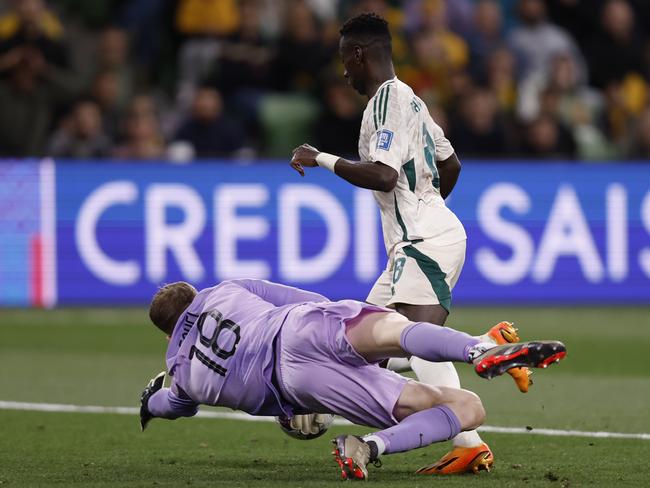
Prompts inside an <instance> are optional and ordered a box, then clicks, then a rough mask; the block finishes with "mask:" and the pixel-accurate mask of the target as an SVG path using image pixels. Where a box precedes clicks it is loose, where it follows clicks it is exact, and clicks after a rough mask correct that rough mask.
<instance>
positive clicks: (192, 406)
mask: <svg viewBox="0 0 650 488" xmlns="http://www.w3.org/2000/svg"><path fill="white" fill-rule="evenodd" d="M174 390H175V388H174V387H173V385H172V388H161V389H160V390H158V391H157V392H156V393H154V394H153V395H151V397H150V398H149V402H148V403H147V408H148V409H149V412H151V414H152V415H153V416H154V417H160V418H163V419H169V420H174V419H177V418H179V417H193V416H194V415H196V413H197V412H198V411H199V405H198V404H197V403H196V402H195V401H194V400H192V399H191V398H189V397H188V396H187V395H183V394H182V393H181V392H179V391H177V392H174Z"/></svg>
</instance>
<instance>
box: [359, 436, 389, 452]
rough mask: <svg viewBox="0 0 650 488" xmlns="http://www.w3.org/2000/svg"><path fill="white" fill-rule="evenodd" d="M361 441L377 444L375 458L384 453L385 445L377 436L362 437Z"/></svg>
mask: <svg viewBox="0 0 650 488" xmlns="http://www.w3.org/2000/svg"><path fill="white" fill-rule="evenodd" d="M363 440H364V441H366V442H368V441H373V442H374V443H375V444H377V457H379V456H381V455H382V454H383V453H384V452H385V451H386V444H384V440H383V439H382V438H381V437H379V436H378V435H375V434H368V435H364V436H363Z"/></svg>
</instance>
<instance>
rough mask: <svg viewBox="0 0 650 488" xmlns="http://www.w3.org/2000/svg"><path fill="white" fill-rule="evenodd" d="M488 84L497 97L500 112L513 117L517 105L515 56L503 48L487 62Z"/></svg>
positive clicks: (496, 51) (491, 55) (492, 54)
mask: <svg viewBox="0 0 650 488" xmlns="http://www.w3.org/2000/svg"><path fill="white" fill-rule="evenodd" d="M486 84H487V86H489V87H490V90H492V93H494V95H495V96H496V99H497V102H498V104H499V110H500V111H501V112H503V113H504V114H506V115H508V116H511V115H513V114H514V110H515V105H516V104H517V73H516V60H515V57H514V55H513V54H512V53H511V52H510V51H509V50H508V49H507V48H506V47H502V48H499V49H497V50H495V51H493V52H492V53H491V54H490V56H489V58H488V60H487V73H486Z"/></svg>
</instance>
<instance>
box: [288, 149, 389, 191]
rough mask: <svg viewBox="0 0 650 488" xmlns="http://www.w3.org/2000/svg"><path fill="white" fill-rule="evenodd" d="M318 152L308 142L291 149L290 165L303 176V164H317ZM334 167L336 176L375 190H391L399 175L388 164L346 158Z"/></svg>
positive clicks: (312, 165) (313, 165) (309, 165)
mask: <svg viewBox="0 0 650 488" xmlns="http://www.w3.org/2000/svg"><path fill="white" fill-rule="evenodd" d="M318 153H319V151H318V150H317V149H316V148H315V147H312V146H310V145H309V144H303V145H302V146H298V147H297V148H296V149H294V151H293V157H292V159H291V167H292V168H293V169H295V170H296V171H297V172H298V173H300V175H301V176H305V171H304V169H303V166H307V167H315V166H318V164H317V163H316V156H317V155H318ZM334 169H335V173H336V174H337V175H338V176H340V177H341V178H343V179H344V180H346V181H348V182H349V183H352V184H353V185H354V186H358V187H360V188H367V189H369V190H376V191H385V192H388V191H392V190H393V188H395V185H396V184H397V178H398V177H399V175H398V173H397V171H395V170H394V169H393V168H391V167H390V166H387V165H385V164H383V163H380V162H372V161H361V162H358V163H353V162H351V161H348V160H347V159H344V158H339V160H338V161H337V162H336V166H335V168H334Z"/></svg>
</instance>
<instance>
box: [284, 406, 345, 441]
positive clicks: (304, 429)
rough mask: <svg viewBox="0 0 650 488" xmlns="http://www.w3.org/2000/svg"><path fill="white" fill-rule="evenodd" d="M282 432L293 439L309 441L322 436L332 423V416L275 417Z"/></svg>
mask: <svg viewBox="0 0 650 488" xmlns="http://www.w3.org/2000/svg"><path fill="white" fill-rule="evenodd" d="M275 420H276V422H277V423H278V424H279V425H280V429H282V432H284V433H285V434H287V435H288V436H290V437H293V438H294V439H298V440H301V441H310V440H312V439H316V438H317V437H320V436H322V435H323V434H324V433H325V432H327V429H329V428H330V425H332V422H334V415H331V414H329V413H310V414H305V415H296V416H294V417H286V416H284V415H281V416H280V417H275Z"/></svg>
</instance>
